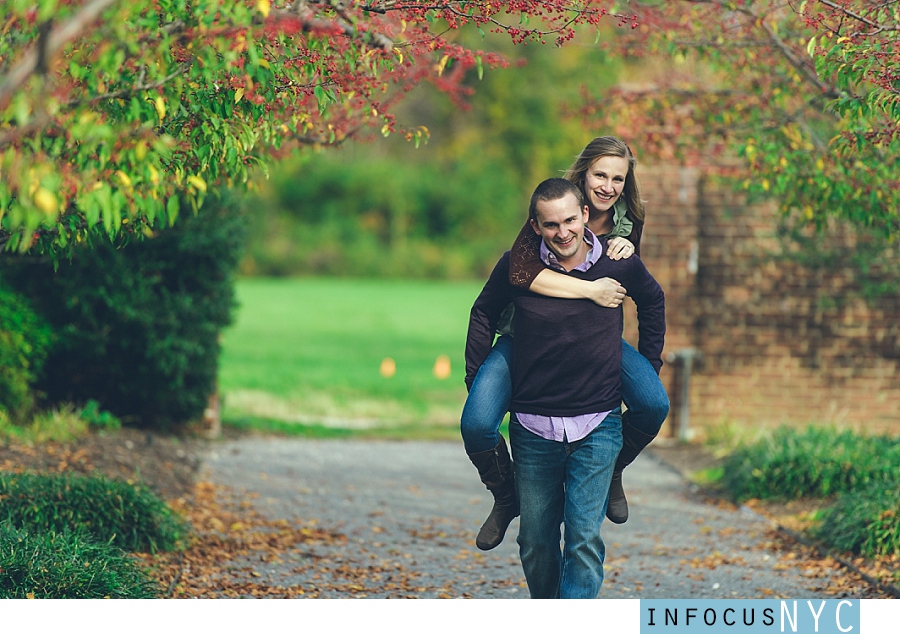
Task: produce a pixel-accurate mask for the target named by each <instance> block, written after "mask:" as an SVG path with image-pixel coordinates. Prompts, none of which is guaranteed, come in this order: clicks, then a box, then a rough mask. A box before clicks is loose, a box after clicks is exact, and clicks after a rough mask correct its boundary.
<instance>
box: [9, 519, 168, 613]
mask: <svg viewBox="0 0 900 634" xmlns="http://www.w3.org/2000/svg"><path fill="white" fill-rule="evenodd" d="M0 571H2V572H0V599H103V598H110V599H151V598H155V597H156V596H158V594H159V588H158V587H157V585H156V584H155V583H154V582H153V581H152V580H151V579H150V578H149V577H148V576H147V574H146V573H145V572H144V571H143V569H141V568H140V567H139V566H138V565H137V563H136V562H135V561H134V560H133V559H131V558H130V557H129V556H128V555H127V554H125V553H124V552H122V551H121V550H120V549H118V548H116V547H115V546H112V545H110V544H106V543H102V542H97V541H95V540H94V539H92V538H91V537H89V536H86V535H84V534H79V533H77V532H73V531H70V530H68V529H65V530H62V531H60V532H34V531H32V530H22V529H17V528H15V527H13V526H12V524H10V523H9V522H0Z"/></svg>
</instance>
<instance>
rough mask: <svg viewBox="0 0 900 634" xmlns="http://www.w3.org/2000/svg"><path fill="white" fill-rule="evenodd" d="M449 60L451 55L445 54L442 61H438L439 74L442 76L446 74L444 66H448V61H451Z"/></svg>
mask: <svg viewBox="0 0 900 634" xmlns="http://www.w3.org/2000/svg"><path fill="white" fill-rule="evenodd" d="M401 61H402V60H401ZM449 61H450V56H449V55H444V56H443V57H442V58H441V61H440V62H438V65H437V74H438V76H441V75H443V74H444V68H446V67H447V62H449Z"/></svg>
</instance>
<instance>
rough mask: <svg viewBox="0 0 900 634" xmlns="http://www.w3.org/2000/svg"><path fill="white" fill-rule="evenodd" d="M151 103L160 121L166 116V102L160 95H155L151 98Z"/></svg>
mask: <svg viewBox="0 0 900 634" xmlns="http://www.w3.org/2000/svg"><path fill="white" fill-rule="evenodd" d="M153 105H154V106H155V107H156V114H158V115H159V120H160V121H162V120H163V119H165V118H166V102H165V101H164V100H163V98H162V95H157V96H156V99H154V100H153Z"/></svg>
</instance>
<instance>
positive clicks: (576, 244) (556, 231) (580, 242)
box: [531, 193, 588, 269]
mask: <svg viewBox="0 0 900 634" xmlns="http://www.w3.org/2000/svg"><path fill="white" fill-rule="evenodd" d="M535 216H537V219H532V221H531V227H532V229H534V232H535V233H536V234H538V235H539V236H541V238H543V240H544V242H545V243H546V244H547V248H549V249H550V250H551V251H552V252H553V254H554V255H556V258H557V259H558V260H559V263H560V264H562V265H563V266H564V267H565V268H567V269H571V268H573V267H575V266H578V265H579V264H581V263H582V262H584V258H585V257H586V256H587V251H588V247H587V243H585V241H584V225H585V223H586V222H587V221H588V208H587V206H586V205H585V206H583V207H582V206H580V205H579V204H578V199H577V198H576V197H575V194H571V193H569V194H566V195H565V196H563V197H562V198H558V199H556V200H540V201H538V203H537V205H536V206H535Z"/></svg>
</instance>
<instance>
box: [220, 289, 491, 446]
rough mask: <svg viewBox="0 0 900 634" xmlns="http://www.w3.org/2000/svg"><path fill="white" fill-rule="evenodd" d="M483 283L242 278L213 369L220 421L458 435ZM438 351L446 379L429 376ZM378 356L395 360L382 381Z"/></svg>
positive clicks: (273, 425)
mask: <svg viewBox="0 0 900 634" xmlns="http://www.w3.org/2000/svg"><path fill="white" fill-rule="evenodd" d="M482 284H483V283H482V282H465V283H453V282H431V281H398V280H346V279H336V278H300V279H257V278H251V279H244V280H241V281H239V282H238V284H237V296H238V301H239V304H240V307H239V309H238V312H237V318H236V323H235V324H234V326H232V327H231V328H230V329H229V330H227V331H226V333H225V336H224V340H223V353H222V360H221V368H220V372H219V388H220V391H221V393H222V394H223V395H224V397H225V401H224V402H225V408H224V414H223V418H224V420H225V422H226V424H232V425H238V426H247V425H250V426H256V427H267V428H270V429H282V430H283V429H289V428H290V427H291V426H297V427H299V428H302V429H305V430H306V431H305V432H304V433H309V430H310V429H321V428H328V429H333V428H343V429H371V428H385V427H389V428H395V429H396V428H403V429H407V430H409V429H415V428H435V427H437V428H443V429H446V430H453V432H454V433H456V432H455V429H456V426H457V425H458V422H459V413H460V411H461V410H462V406H463V403H464V402H465V396H466V390H465V385H464V384H463V376H464V358H463V354H464V350H465V340H466V328H467V325H468V318H469V309H470V308H471V306H472V302H473V301H474V300H475V298H476V297H477V295H478V293H479V291H480V290H481V286H482ZM439 355H447V356H448V357H449V358H450V362H451V368H452V371H451V374H450V377H449V378H447V379H444V380H441V379H438V378H436V377H435V376H434V372H433V368H434V365H435V361H436V359H437V357H438V356H439ZM386 357H390V358H392V359H393V360H394V361H395V363H396V374H395V375H394V376H392V377H390V378H385V377H383V376H382V375H381V373H380V372H379V368H380V366H381V362H382V360H383V359H384V358H386Z"/></svg>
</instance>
